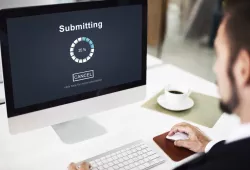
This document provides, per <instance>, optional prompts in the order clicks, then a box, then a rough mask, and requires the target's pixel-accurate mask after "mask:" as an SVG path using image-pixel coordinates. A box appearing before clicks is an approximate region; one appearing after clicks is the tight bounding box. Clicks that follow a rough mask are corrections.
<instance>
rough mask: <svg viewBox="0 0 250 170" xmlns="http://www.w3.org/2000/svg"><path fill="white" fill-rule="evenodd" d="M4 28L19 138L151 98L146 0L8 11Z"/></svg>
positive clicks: (9, 101)
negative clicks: (147, 63) (148, 83)
mask: <svg viewBox="0 0 250 170" xmlns="http://www.w3.org/2000/svg"><path fill="white" fill-rule="evenodd" d="M0 31H1V34H0V35H1V47H2V48H1V50H2V64H3V76H4V85H5V95H6V108H7V114H8V119H9V128H10V132H11V133H12V134H16V133H20V132H26V131H30V130H33V129H37V128H42V127H46V126H50V125H55V124H59V126H57V127H55V130H56V131H57V130H58V131H60V132H59V133H61V134H62V133H63V132H62V130H60V128H59V127H63V124H60V123H62V122H67V121H70V120H75V119H78V118H82V117H86V116H87V115H90V114H93V113H97V112H101V111H104V110H108V109H112V108H116V107H119V106H123V105H126V104H129V103H133V102H136V101H140V100H142V99H143V98H144V96H145V85H146V51H147V2H146V0H137V1H134V0H117V1H100V2H85V3H71V4H59V5H48V6H37V7H25V8H12V9H4V10H1V11H0ZM73 122H74V121H73ZM67 123H69V122H67ZM74 123H75V124H77V123H76V121H75V122H74ZM78 123H79V121H78ZM79 124H84V123H79ZM66 136H67V135H66Z"/></svg>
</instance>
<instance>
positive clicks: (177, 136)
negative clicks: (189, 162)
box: [166, 132, 188, 141]
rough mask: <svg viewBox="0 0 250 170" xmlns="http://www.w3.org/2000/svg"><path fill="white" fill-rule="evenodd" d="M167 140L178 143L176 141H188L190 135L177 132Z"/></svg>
mask: <svg viewBox="0 0 250 170" xmlns="http://www.w3.org/2000/svg"><path fill="white" fill-rule="evenodd" d="M166 139H169V140H172V141H176V140H187V139H188V135H187V134H186V133H181V132H177V133H175V134H174V135H173V136H166Z"/></svg>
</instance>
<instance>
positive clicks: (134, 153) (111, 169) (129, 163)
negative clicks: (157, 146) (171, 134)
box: [77, 141, 165, 170]
mask: <svg viewBox="0 0 250 170" xmlns="http://www.w3.org/2000/svg"><path fill="white" fill-rule="evenodd" d="M84 162H89V163H90V165H91V169H92V170H148V169H151V168H153V167H156V166H157V165H160V164H162V163H164V162H165V160H164V159H163V158H162V157H161V156H159V155H158V154H157V153H156V152H154V151H153V150H152V149H150V148H149V147H148V146H147V145H146V144H145V143H144V142H143V141H137V142H133V143H130V144H128V145H125V146H122V147H120V148H117V149H114V150H112V151H109V152H107V153H104V154H101V155H98V156H96V157H94V158H90V159H88V160H86V161H84ZM80 164H81V162H79V163H77V165H78V166H79V165H80Z"/></svg>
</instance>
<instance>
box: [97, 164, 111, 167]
mask: <svg viewBox="0 0 250 170" xmlns="http://www.w3.org/2000/svg"><path fill="white" fill-rule="evenodd" d="M103 167H104V168H108V167H109V166H108V164H105V165H103ZM98 168H99V167H98Z"/></svg>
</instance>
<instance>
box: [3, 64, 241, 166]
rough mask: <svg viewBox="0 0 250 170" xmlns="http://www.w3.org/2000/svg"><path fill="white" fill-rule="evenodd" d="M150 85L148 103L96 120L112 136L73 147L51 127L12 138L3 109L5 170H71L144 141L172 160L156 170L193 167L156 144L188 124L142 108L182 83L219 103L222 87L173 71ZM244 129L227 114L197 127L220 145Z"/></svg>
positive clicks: (155, 73)
mask: <svg viewBox="0 0 250 170" xmlns="http://www.w3.org/2000/svg"><path fill="white" fill-rule="evenodd" d="M147 82H148V84H147V96H146V99H145V100H144V101H140V102H138V103H135V104H131V105H127V106H124V107H121V108H117V109H114V110H111V111H106V112H103V113H98V114H95V115H92V116H90V117H91V118H92V119H93V120H95V121H96V122H98V123H99V124H101V125H103V126H104V127H105V128H106V129H107V130H108V133H107V134H105V135H103V136H100V137H97V138H94V139H91V140H88V141H83V142H81V143H77V144H73V145H66V144H64V143H62V142H61V141H60V139H59V137H58V136H57V135H56V134H55V132H54V131H53V129H52V128H51V127H46V128H43V129H39V130H35V131H31V132H27V133H23V134H19V135H16V136H11V135H10V134H9V133H8V127H7V118H6V113H5V106H4V105H2V106H0V113H1V114H0V134H1V136H0V169H1V170H34V169H35V170H65V169H66V167H67V166H68V164H69V163H70V162H71V161H74V162H78V161H81V160H84V159H86V158H89V157H92V156H95V155H98V154H100V153H103V152H106V151H108V150H111V149H114V148H116V147H119V146H122V145H124V144H127V143H130V142H133V141H135V140H138V139H142V140H144V141H145V142H146V143H147V144H149V145H150V146H151V147H152V148H154V149H155V150H156V151H158V152H159V153H160V154H162V155H163V156H164V157H166V159H167V163H165V164H163V165H161V166H159V167H157V168H155V169H157V170H168V169H172V168H173V167H175V166H178V165H179V164H181V163H183V162H185V161H188V159H186V160H184V161H181V162H178V163H176V162H173V161H171V160H170V159H169V158H168V157H167V156H166V155H165V154H164V153H163V152H162V151H161V150H160V149H159V148H158V147H157V145H156V144H155V143H154V142H153V140H152V138H153V137H154V136H156V135H158V134H161V133H163V132H166V131H168V130H169V129H170V128H171V127H172V126H173V125H175V124H176V123H179V122H181V121H182V120H180V119H177V118H175V117H171V116H168V115H164V114H161V113H158V112H154V111H151V110H147V109H144V108H141V104H143V103H144V102H145V101H146V100H148V99H149V98H151V97H152V96H154V95H155V94H156V93H157V92H159V91H160V90H161V89H162V88H163V87H164V85H166V84H168V83H182V84H185V85H187V86H190V88H191V89H192V90H194V91H196V92H201V93H204V94H207V95H211V96H215V97H218V94H217V92H216V86H215V85H214V84H213V83H210V82H208V81H205V80H203V79H201V78H199V77H196V76H194V75H191V74H189V73H187V72H185V71H183V70H181V69H179V68H177V67H175V66H172V65H162V66H159V67H156V68H152V69H149V70H148V75H147ZM3 113H4V114H3ZM238 123H239V120H238V119H237V118H236V117H235V116H227V115H225V114H224V115H223V116H222V117H221V118H220V120H219V121H218V122H217V123H216V125H215V126H214V128H212V129H209V128H206V127H202V126H200V125H197V126H198V127H199V128H201V130H203V131H205V133H207V134H208V135H209V136H211V137H212V138H214V139H224V138H226V137H227V136H228V135H229V133H230V132H231V131H232V129H233V128H234V127H235V126H236V125H238ZM76 133H78V132H76ZM191 158H192V157H191ZM191 158H189V159H191Z"/></svg>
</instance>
